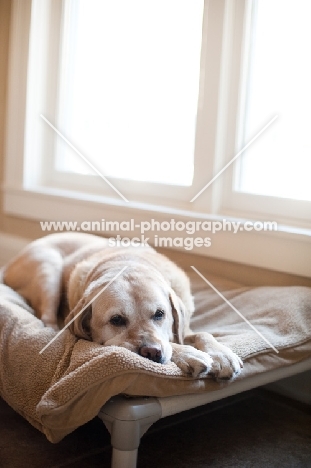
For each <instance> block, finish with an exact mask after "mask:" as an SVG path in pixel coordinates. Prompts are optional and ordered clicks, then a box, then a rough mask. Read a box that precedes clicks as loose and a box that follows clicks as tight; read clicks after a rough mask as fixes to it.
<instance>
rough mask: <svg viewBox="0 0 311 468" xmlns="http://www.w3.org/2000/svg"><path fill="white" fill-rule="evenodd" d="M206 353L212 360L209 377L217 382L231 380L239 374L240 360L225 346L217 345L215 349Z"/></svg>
mask: <svg viewBox="0 0 311 468" xmlns="http://www.w3.org/2000/svg"><path fill="white" fill-rule="evenodd" d="M208 352H209V354H210V356H211V357H212V359H213V364H212V368H211V371H210V375H212V376H213V377H215V378H216V379H217V380H231V379H233V378H235V377H237V376H238V375H239V374H240V373H241V371H242V368H243V362H242V360H241V359H240V358H239V356H237V355H236V354H235V353H234V352H233V351H231V349H229V348H227V346H224V345H221V344H219V343H218V346H217V347H215V348H214V349H209V351H208Z"/></svg>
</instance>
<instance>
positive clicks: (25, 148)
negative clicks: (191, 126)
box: [2, 0, 311, 276]
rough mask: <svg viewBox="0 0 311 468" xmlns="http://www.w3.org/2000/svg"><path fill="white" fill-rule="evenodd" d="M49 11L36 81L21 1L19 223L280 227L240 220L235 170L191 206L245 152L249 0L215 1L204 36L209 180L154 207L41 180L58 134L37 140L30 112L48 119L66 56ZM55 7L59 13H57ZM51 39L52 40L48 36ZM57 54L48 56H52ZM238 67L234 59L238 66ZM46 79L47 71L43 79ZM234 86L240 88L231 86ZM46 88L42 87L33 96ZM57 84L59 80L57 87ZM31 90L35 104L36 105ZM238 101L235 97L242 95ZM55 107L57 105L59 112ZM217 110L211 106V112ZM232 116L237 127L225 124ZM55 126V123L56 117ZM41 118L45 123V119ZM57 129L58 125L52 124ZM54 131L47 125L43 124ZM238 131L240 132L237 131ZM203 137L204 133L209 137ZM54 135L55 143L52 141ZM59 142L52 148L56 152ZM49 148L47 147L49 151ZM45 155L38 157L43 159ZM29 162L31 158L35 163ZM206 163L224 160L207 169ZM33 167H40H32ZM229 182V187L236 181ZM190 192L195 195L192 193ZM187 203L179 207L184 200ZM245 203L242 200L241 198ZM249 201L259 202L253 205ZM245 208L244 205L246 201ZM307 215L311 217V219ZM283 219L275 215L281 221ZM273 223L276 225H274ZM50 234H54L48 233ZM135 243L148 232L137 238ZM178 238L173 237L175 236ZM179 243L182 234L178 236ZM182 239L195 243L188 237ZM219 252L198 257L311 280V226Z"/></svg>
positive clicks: (201, 125) (46, 8) (12, 132)
mask: <svg viewBox="0 0 311 468" xmlns="http://www.w3.org/2000/svg"><path fill="white" fill-rule="evenodd" d="M38 3H39V4H40V7H39V9H37V11H36V14H40V15H41V16H40V18H41V21H42V34H43V39H42V40H41V41H37V43H36V44H35V47H36V51H35V55H33V56H35V57H36V59H40V60H41V61H42V62H41V68H40V70H41V76H40V74H38V73H36V74H32V73H31V63H30V67H29V68H28V56H29V50H28V46H29V29H30V19H31V4H32V1H31V0H13V5H12V6H13V9H12V24H11V41H10V63H9V86H8V88H9V89H8V118H7V131H6V157H5V183H4V186H3V188H2V190H3V195H4V196H3V199H4V212H5V213H7V214H9V215H14V216H19V217H23V218H30V219H34V220H51V221H52V220H59V221H62V220H65V221H66V220H68V219H69V220H76V221H78V222H82V221H84V220H95V221H96V220H101V219H102V218H105V219H110V220H116V221H124V220H128V219H130V218H135V221H137V223H139V222H140V221H144V220H149V219H151V218H155V219H157V220H158V221H160V222H161V221H169V220H170V219H172V218H174V219H175V220H176V221H177V220H183V221H187V220H189V219H191V220H211V221H213V220H214V221H215V220H216V221H217V220H218V221H220V220H222V219H223V218H226V219H227V220H232V221H236V220H237V219H238V220H240V221H241V222H242V223H245V222H248V221H249V220H257V219H266V220H270V221H273V220H274V219H273V218H271V217H270V216H269V214H267V215H262V214H259V213H256V211H255V210H254V207H253V206H251V205H249V206H248V205H247V202H245V205H243V204H242V205H240V206H242V210H240V211H238V210H237V205H236V204H235V203H231V202H232V200H233V199H234V197H235V195H234V194H232V193H229V192H228V193H227V194H225V196H223V193H224V192H225V186H226V185H228V180H229V179H230V172H231V177H233V173H232V168H229V169H228V170H227V171H226V172H225V173H224V174H223V176H224V177H222V176H221V177H219V178H218V179H217V180H216V181H215V182H214V183H213V184H212V186H210V187H209V188H208V189H207V190H205V192H204V193H203V194H202V195H201V196H200V197H198V198H197V200H196V201H195V202H193V203H190V197H189V198H188V195H191V196H193V195H194V194H195V193H196V192H197V191H198V190H199V189H200V188H202V187H204V185H205V184H206V183H207V182H208V181H209V180H210V179H212V177H213V175H214V174H217V172H218V171H219V170H220V169H221V168H222V167H223V166H224V165H225V164H226V162H228V160H230V158H232V155H233V153H232V148H234V149H236V145H235V142H236V141H237V140H236V130H237V127H236V123H237V120H236V118H235V115H236V111H237V108H238V102H240V96H239V93H240V92H241V88H239V83H240V75H239V61H236V60H235V57H240V50H241V47H242V45H243V27H242V26H243V19H244V15H245V14H247V12H248V8H249V5H250V3H251V2H249V1H248V0H206V12H207V14H205V20H204V22H205V23H204V28H206V29H205V31H206V36H205V38H204V40H205V43H204V45H203V51H202V63H203V66H204V64H205V61H206V63H209V64H211V65H210V70H211V72H210V73H208V74H207V73H205V74H202V78H201V82H200V101H199V117H198V122H197V134H199V135H201V139H199V140H198V139H197V141H196V145H197V147H199V151H197V153H196V158H197V159H196V164H200V167H204V166H205V167H204V169H205V171H206V172H205V174H203V171H201V174H200V175H199V177H198V179H197V180H196V183H195V187H194V188H192V189H189V191H188V193H186V196H184V193H185V192H183V194H181V193H179V190H176V189H175V188H174V195H175V200H174V197H173V194H172V192H171V195H170V194H169V192H167V194H166V197H167V198H168V200H169V202H167V201H165V200H164V199H163V200H162V201H161V202H159V197H158V194H157V193H154V194H153V196H152V197H151V198H150V199H149V200H148V201H146V200H145V199H142V200H138V201H135V202H129V203H126V202H124V201H123V200H122V199H120V198H116V197H112V196H109V195H107V194H105V195H98V193H96V192H92V191H89V192H82V191H81V190H80V189H79V185H73V188H72V189H70V190H68V188H67V187H66V185H67V182H68V179H67V176H66V179H64V181H63V182H62V181H59V180H58V182H60V183H59V186H58V187H54V186H53V184H51V183H50V184H46V185H42V183H41V181H40V180H39V174H40V173H41V160H40V158H39V157H38V158H37V159H36V157H35V156H34V155H35V153H36V151H35V150H36V148H35V146H34V144H35V145H39V148H40V147H41V146H42V141H43V140H41V138H44V144H45V145H46V141H49V140H48V139H49V137H50V136H51V132H50V131H49V130H50V129H48V128H47V127H46V126H45V128H44V129H43V131H42V135H41V136H39V135H36V138H33V133H32V132H31V130H33V129H31V125H33V121H32V120H31V119H29V118H28V119H27V113H28V112H29V105H28V106H27V102H28V103H29V100H32V106H33V107H32V109H31V111H32V112H33V111H34V109H35V111H36V113H37V115H38V116H39V115H40V112H42V102H44V96H46V93H45V87H44V83H45V85H46V80H44V78H45V77H46V75H45V74H46V73H47V59H48V61H49V63H51V61H53V60H54V63H56V65H57V47H58V42H57V41H58V40H59V35H58V36H57V34H56V36H57V37H54V40H53V41H52V43H51V44H52V45H49V46H48V45H47V44H48V43H47V41H48V34H49V30H48V28H47V25H49V27H51V29H52V30H53V31H55V32H56V33H57V25H59V14H60V11H61V4H62V2H61V1H55V0H44V1H42V0H41V1H40V2H38ZM52 6H53V8H52ZM44 33H45V36H44ZM47 47H49V48H48V50H49V54H48V56H47V54H46V48H47ZM228 57H232V60H229V59H228ZM37 71H38V70H37ZM231 78H232V79H231ZM31 82H32V85H33V84H34V83H36V86H32V87H30V86H29V83H31ZM54 82H55V83H56V80H55V81H54ZM31 89H32V90H33V91H32V92H33V95H32V96H31V94H30V93H31ZM49 90H50V94H49V97H48V99H49V100H50V101H51V102H50V104H49V105H50V107H49V109H53V103H54V102H56V96H57V89H56V87H54V88H53V87H52V88H51V86H50V88H49ZM233 91H234V92H233ZM51 103H52V104H51ZM207 103H208V105H206V104H207ZM227 115H228V118H225V116H227ZM48 117H49V116H48ZM38 118H39V117H38ZM52 120H53V119H52V118H51V121H52ZM26 122H27V125H29V127H28V130H30V131H29V132H28V135H32V138H30V139H29V137H28V140H27V138H24V136H25V135H26ZM42 126H43V127H44V122H42ZM229 129H230V131H229ZM202 130H203V131H202ZM44 133H45V135H44ZM53 141H54V138H52V140H50V145H49V148H51V149H52V148H53ZM40 145H41V146H40ZM37 153H38V152H37ZM25 154H26V157H25ZM206 154H208V155H214V157H213V158H212V157H211V158H210V159H207V158H206V156H205V155H206ZM27 155H28V158H30V157H31V164H30V163H29V159H28V161H27ZM228 178H229V179H228ZM186 192H187V190H186ZM176 195H177V200H176ZM239 196H240V194H237V197H238V198H239ZM247 197H249V200H251V198H253V196H251V195H250V196H247ZM237 202H238V203H240V200H237ZM302 205H303V203H302V204H300V205H299V206H300V207H302V208H301V211H302V213H301V214H302V215H303V214H305V213H306V211H305V207H303V206H302ZM276 211H278V210H277V209H274V210H273V211H272V213H273V212H274V213H275V212H276ZM266 216H269V218H268V219H267V218H266ZM43 234H44V233H43ZM131 234H132V235H137V234H139V232H136V231H133V232H132V233H131ZM167 235H169V233H167ZM175 235H176V233H175ZM178 235H183V236H187V234H186V233H179V234H178ZM195 235H196V236H201V237H206V235H207V233H206V232H204V231H202V232H196V234H195ZM210 237H211V239H212V246H211V247H210V248H208V249H202V248H200V247H197V248H194V249H193V252H194V253H198V254H201V255H206V256H211V257H215V258H219V259H224V260H229V261H233V262H238V263H244V264H249V265H255V266H259V267H264V268H270V269H273V270H278V271H284V272H288V273H293V274H298V275H304V276H311V262H310V260H308V259H310V258H311V243H310V239H311V230H310V224H309V223H308V222H306V225H305V227H304V228H303V227H301V225H300V226H297V225H296V226H295V223H294V222H293V220H292V218H291V219H287V218H285V217H284V225H280V224H279V229H278V231H277V232H257V231H252V232H247V231H246V230H244V231H241V232H239V233H238V234H235V235H233V234H232V233H230V232H226V231H222V232H219V233H217V234H215V236H213V235H211V236H210Z"/></svg>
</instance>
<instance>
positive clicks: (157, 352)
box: [139, 346, 162, 363]
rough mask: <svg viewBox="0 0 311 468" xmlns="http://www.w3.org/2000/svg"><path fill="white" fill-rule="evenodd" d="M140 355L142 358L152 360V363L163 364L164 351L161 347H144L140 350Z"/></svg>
mask: <svg viewBox="0 0 311 468" xmlns="http://www.w3.org/2000/svg"><path fill="white" fill-rule="evenodd" d="M139 354H140V355H141V356H142V357H145V358H147V359H150V361H154V362H159V363H161V362H162V351H161V348H160V346H142V347H141V348H140V349H139Z"/></svg>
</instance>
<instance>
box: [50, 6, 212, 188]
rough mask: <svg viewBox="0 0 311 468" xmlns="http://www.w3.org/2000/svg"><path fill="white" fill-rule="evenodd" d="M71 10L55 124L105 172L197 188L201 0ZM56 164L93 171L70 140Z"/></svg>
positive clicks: (60, 149)
mask: <svg viewBox="0 0 311 468" xmlns="http://www.w3.org/2000/svg"><path fill="white" fill-rule="evenodd" d="M63 17H64V20H63V28H62V35H63V41H62V47H61V56H62V59H61V66H60V98H59V109H58V116H57V127H58V128H59V129H61V131H62V132H63V133H64V134H66V135H67V136H68V137H69V136H70V140H71V141H74V142H75V143H76V145H77V146H78V147H79V148H80V150H81V152H82V153H83V154H84V155H88V158H89V159H90V160H91V161H92V163H93V164H94V165H95V166H96V167H97V169H99V170H100V171H101V172H102V173H103V174H104V175H105V176H106V177H114V178H122V179H130V180H140V181H145V182H158V183H166V184H173V185H181V186H183V185H186V186H190V185H191V184H192V180H193V158H194V143H195V127H196V113H197V103H198V92H199V78H200V55H201V42H202V24H203V1H202V0H196V1H195V2H193V1H191V0H170V1H166V0H149V1H146V0H131V1H130V2H129V1H128V0H116V1H114V2H111V1H110V0H93V1H92V2H91V3H90V2H89V0H73V1H72V0H71V1H67V2H66V3H65V10H64V15H63ZM176 167H178V171H177V170H176V169H175V168H176ZM56 168H57V169H58V170H59V171H67V172H77V173H82V174H91V173H92V171H90V170H89V167H88V166H87V165H86V163H85V162H83V161H82V160H79V158H78V157H77V154H75V153H74V152H73V151H72V149H71V148H70V147H68V145H63V144H61V145H59V146H57V148H56ZM164 168H165V170H164Z"/></svg>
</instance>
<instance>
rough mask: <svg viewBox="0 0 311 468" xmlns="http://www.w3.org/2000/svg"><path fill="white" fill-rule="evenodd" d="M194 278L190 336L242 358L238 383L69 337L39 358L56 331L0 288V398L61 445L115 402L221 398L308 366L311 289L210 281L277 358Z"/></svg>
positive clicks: (220, 280) (215, 295)
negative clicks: (239, 386) (246, 384)
mask: <svg viewBox="0 0 311 468" xmlns="http://www.w3.org/2000/svg"><path fill="white" fill-rule="evenodd" d="M202 273H203V274H204V272H202ZM190 277H191V281H192V286H193V292H194V296H195V303H196V312H195V314H194V316H193V318H192V322H191V325H192V329H193V330H194V331H195V332H197V331H203V330H205V331H209V332H210V333H212V334H213V335H214V336H215V337H216V338H217V339H218V340H219V341H220V342H222V343H224V344H226V345H227V346H229V347H230V348H231V349H232V350H233V351H234V352H236V353H237V354H238V355H239V356H240V357H241V358H242V359H243V361H244V369H243V372H242V374H241V375H240V376H239V377H238V378H237V379H236V380H235V382H233V383H232V382H220V383H219V382H215V381H214V380H213V379H211V378H205V379H193V378H190V377H188V376H186V375H183V373H182V372H181V370H180V369H179V368H178V367H177V366H176V365H175V364H173V363H169V364H168V365H162V364H157V363H155V362H152V361H149V360H148V359H146V358H143V357H141V356H138V355H136V354H134V353H132V352H130V351H128V350H126V349H122V348H118V347H113V346H111V347H103V346H100V345H97V344H95V343H92V342H89V341H85V340H83V339H77V338H75V337H74V336H72V335H71V334H70V333H69V331H68V330H64V332H63V333H62V334H61V335H60V336H59V337H58V338H57V339H56V340H55V341H54V342H53V343H52V344H51V345H50V346H49V347H48V348H47V349H46V350H45V351H44V352H43V353H41V354H40V351H41V350H42V349H43V348H44V346H45V345H46V344H48V343H49V342H50V340H51V339H52V338H53V337H55V335H56V332H55V331H53V330H52V329H51V328H47V327H44V325H43V323H42V322H41V321H40V320H39V319H37V318H36V317H35V316H34V312H33V311H32V310H31V309H30V308H29V306H28V305H27V304H26V303H25V301H24V300H23V299H22V298H21V297H20V296H19V295H18V294H17V293H16V292H14V291H13V290H12V289H10V288H9V287H7V286H5V285H4V284H0V338H1V341H0V353H1V360H0V394H1V397H2V398H3V399H4V400H5V401H6V402H7V403H8V404H9V405H10V406H11V407H12V408H13V409H14V410H16V411H17V412H18V413H19V414H21V415H22V416H23V417H25V418H26V419H27V420H28V421H29V422H30V423H31V424H32V425H33V426H35V427H36V428H37V429H39V430H40V431H42V432H43V433H44V434H45V435H46V437H47V438H48V440H49V441H51V442H58V441H60V440H61V439H62V438H63V437H65V436H66V435H67V434H68V433H70V432H71V431H73V430H74V429H76V428H77V427H79V426H80V425H82V424H84V423H86V422H87V421H89V420H90V419H92V418H93V417H95V416H96V415H97V414H98V413H99V411H100V409H101V407H102V406H103V405H104V404H105V403H106V402H107V401H108V400H109V399H110V398H111V397H113V396H115V395H119V394H127V395H131V396H154V397H170V396H175V395H189V394H198V393H206V392H217V391H220V390H221V391H223V389H224V388H227V387H229V386H231V385H236V383H237V381H238V382H239V381H243V380H244V379H248V378H250V377H252V376H254V375H256V374H260V373H264V372H267V371H271V370H275V369H278V368H281V367H284V366H291V365H293V364H295V363H297V362H302V361H304V360H306V361H309V359H308V358H310V356H311V288H307V287H296V286H292V287H258V288H250V287H245V286H242V285H241V284H238V283H234V282H232V281H228V280H225V279H221V278H219V277H211V276H209V277H207V278H208V280H209V281H211V283H213V284H214V286H215V287H216V288H217V289H218V290H220V291H221V292H222V294H223V296H224V297H226V299H227V300H228V301H230V303H231V304H232V305H233V306H234V307H235V308H236V309H237V310H238V311H239V312H240V313H241V314H243V316H244V317H245V318H246V319H247V320H249V322H250V323H251V324H252V325H253V326H254V327H255V328H256V330H257V331H259V332H260V333H261V334H262V335H263V336H264V337H265V338H266V340H267V341H268V342H269V343H271V344H272V345H273V347H275V348H276V349H277V350H278V353H276V351H275V350H273V349H272V348H271V347H270V346H269V344H268V343H267V342H266V341H264V340H263V339H262V338H261V337H260V336H259V335H258V334H257V333H256V331H255V330H253V329H252V328H250V326H249V325H248V324H247V323H246V322H245V321H244V320H243V319H241V317H240V316H239V315H238V314H237V313H236V312H234V311H233V310H232V309H231V308H230V307H229V305H228V304H227V303H226V302H224V300H223V299H222V298H221V297H219V295H218V294H216V292H214V291H213V290H211V289H210V288H209V287H208V286H207V285H206V284H205V283H204V282H203V280H202V279H200V278H199V277H198V276H197V275H196V274H195V273H194V272H192V273H190Z"/></svg>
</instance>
